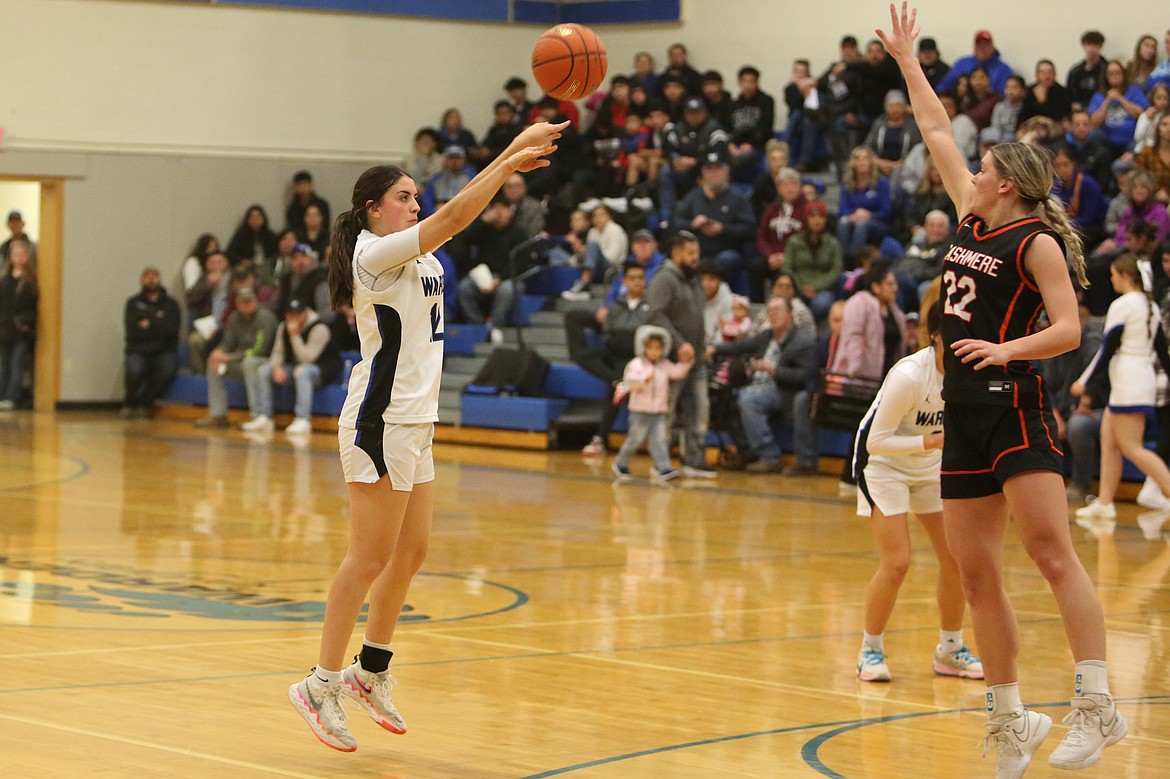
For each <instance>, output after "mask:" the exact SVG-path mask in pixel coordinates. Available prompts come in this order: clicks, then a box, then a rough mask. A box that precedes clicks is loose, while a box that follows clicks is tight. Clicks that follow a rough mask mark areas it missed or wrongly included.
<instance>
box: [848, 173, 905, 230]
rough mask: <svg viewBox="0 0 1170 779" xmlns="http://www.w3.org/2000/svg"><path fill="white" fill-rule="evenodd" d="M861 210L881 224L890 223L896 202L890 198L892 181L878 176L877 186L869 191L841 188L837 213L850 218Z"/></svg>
mask: <svg viewBox="0 0 1170 779" xmlns="http://www.w3.org/2000/svg"><path fill="white" fill-rule="evenodd" d="M859 208H866V209H869V211H870V212H871V213H872V214H873V218H874V219H876V220H878V221H879V222H885V223H886V224H889V223H890V220H891V219H893V218H894V200H893V198H892V197H891V196H890V180H889V179H888V178H886V177H885V176H878V180H877V184H875V185H873V186H871V187H870V188H869V189H847V188H845V187H842V188H841V200H840V203H839V205H838V206H837V213H838V214H839V215H841V216H849V215H850V214H852V213H853V212H854V211H856V210H857V209H859Z"/></svg>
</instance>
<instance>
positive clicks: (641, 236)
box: [630, 229, 655, 241]
mask: <svg viewBox="0 0 1170 779" xmlns="http://www.w3.org/2000/svg"><path fill="white" fill-rule="evenodd" d="M630 240H631V241H653V240H655V238H654V233H652V232H650V231H649V230H646V229H642V230H638V231H637V232H636V233H634V234H633V235H632V236H630Z"/></svg>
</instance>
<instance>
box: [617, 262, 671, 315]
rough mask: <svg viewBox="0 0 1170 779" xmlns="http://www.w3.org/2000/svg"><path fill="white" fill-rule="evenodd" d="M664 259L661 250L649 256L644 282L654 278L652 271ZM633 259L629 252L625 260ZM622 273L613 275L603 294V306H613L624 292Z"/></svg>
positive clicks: (656, 268)
mask: <svg viewBox="0 0 1170 779" xmlns="http://www.w3.org/2000/svg"><path fill="white" fill-rule="evenodd" d="M665 259H666V257H664V256H663V255H662V252H659V251H656V252H654V256H653V257H651V258H650V264H649V265H647V266H646V283H647V284H649V283H650V279H652V278H654V271H656V270H658V268H659V266H661V265H662V262H663V260H665ZM633 261H634V255H632V254H631V255H630V258H629V259H628V260H627V262H633ZM622 275H623V274H621V273H618V274H616V275H614V277H613V282H612V283H610V285H609V294H608V295H606V296H605V307H606V308H611V307H613V304H614V301H616V300H617V299H618V295H621V294H622V293H624V292H625V291H626V285H625V282H623V281H622Z"/></svg>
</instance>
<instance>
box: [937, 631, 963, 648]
mask: <svg viewBox="0 0 1170 779" xmlns="http://www.w3.org/2000/svg"><path fill="white" fill-rule="evenodd" d="M938 642H939V643H940V644H942V648H943V651H944V652H957V651H959V650H960V649H962V648H963V629H962V628H959V629H958V630H942V629H939V631H938Z"/></svg>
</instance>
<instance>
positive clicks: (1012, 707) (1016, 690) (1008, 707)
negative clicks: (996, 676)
mask: <svg viewBox="0 0 1170 779" xmlns="http://www.w3.org/2000/svg"><path fill="white" fill-rule="evenodd" d="M1023 710H1024V704H1023V703H1021V702H1020V685H1019V683H1018V682H1012V683H1011V684H993V685H991V686H990V687H988V688H987V716H988V717H999V716H1003V715H1007V714H1017V713H1019V712H1021V711H1023Z"/></svg>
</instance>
